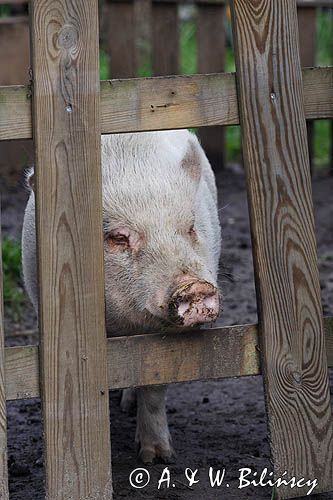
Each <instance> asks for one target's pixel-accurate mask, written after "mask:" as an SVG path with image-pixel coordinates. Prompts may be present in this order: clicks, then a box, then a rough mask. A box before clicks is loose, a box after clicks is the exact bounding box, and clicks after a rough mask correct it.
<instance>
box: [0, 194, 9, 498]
mask: <svg viewBox="0 0 333 500" xmlns="http://www.w3.org/2000/svg"><path fill="white" fill-rule="evenodd" d="M0 201H1V200H0ZM0 209H1V202H0ZM1 248H2V247H1V212H0V498H1V500H8V499H9V493H8V469H7V417H6V414H7V412H6V383H5V338H4V336H5V332H4V323H3V320H4V313H3V275H2V252H1Z"/></svg>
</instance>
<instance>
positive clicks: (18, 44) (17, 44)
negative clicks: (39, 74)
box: [0, 16, 30, 85]
mask: <svg viewBox="0 0 333 500" xmlns="http://www.w3.org/2000/svg"><path fill="white" fill-rule="evenodd" d="M3 21H7V22H2V23H0V85H26V84H27V83H28V82H29V67H30V51H29V23H28V17H27V16H26V17H23V18H22V17H20V18H15V17H12V18H10V19H6V18H4V19H3Z"/></svg>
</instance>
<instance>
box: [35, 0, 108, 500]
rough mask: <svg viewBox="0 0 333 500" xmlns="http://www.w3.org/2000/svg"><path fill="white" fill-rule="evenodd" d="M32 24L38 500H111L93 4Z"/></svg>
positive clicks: (43, 1)
mask: <svg viewBox="0 0 333 500" xmlns="http://www.w3.org/2000/svg"><path fill="white" fill-rule="evenodd" d="M30 20H31V24H30V34H31V42H32V43H31V48H32V52H31V60H32V66H33V125H34V127H33V129H34V134H33V135H34V147H35V165H36V169H35V171H36V183H35V185H36V191H35V193H36V195H35V196H36V226H37V227H36V228H37V262H38V266H37V267H38V277H39V280H38V282H39V324H40V329H41V335H40V349H39V358H40V370H41V371H40V386H41V396H42V398H41V399H42V414H43V434H44V455H45V474H46V497H47V498H48V499H52V500H67V499H71V500H88V499H89V500H97V499H98V500H110V499H111V498H112V480H111V456H110V455H111V450H110V419H109V400H108V391H107V353H106V334H105V305H104V266H103V235H102V183H101V155H100V110H99V106H100V92H99V91H100V85H99V35H98V2H97V0H80V2H76V1H74V0H62V1H61V2H56V3H55V2H54V1H53V0H34V1H33V2H32V4H31V19H30Z"/></svg>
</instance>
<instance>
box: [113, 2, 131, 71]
mask: <svg viewBox="0 0 333 500" xmlns="http://www.w3.org/2000/svg"><path fill="white" fill-rule="evenodd" d="M106 6H107V15H108V30H107V34H108V39H107V51H108V55H109V58H110V74H109V75H108V76H111V78H130V77H134V76H136V73H137V59H136V46H135V42H136V36H135V35H136V26H135V16H134V1H133V0H128V1H127V2H114V1H110V0H109V1H108V2H107V3H106Z"/></svg>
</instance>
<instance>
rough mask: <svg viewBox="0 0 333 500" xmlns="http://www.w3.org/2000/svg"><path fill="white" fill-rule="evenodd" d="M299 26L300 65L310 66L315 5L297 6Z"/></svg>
mask: <svg viewBox="0 0 333 500" xmlns="http://www.w3.org/2000/svg"><path fill="white" fill-rule="evenodd" d="M297 17H298V28H299V48H300V58H301V65H302V66H308V67H312V66H314V65H315V58H316V18H317V9H316V8H315V7H306V8H299V9H298V11H297ZM313 125H314V124H313V122H308V123H307V132H308V147H309V158H310V167H311V169H312V160H313V146H314V144H313V131H314V126H313Z"/></svg>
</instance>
